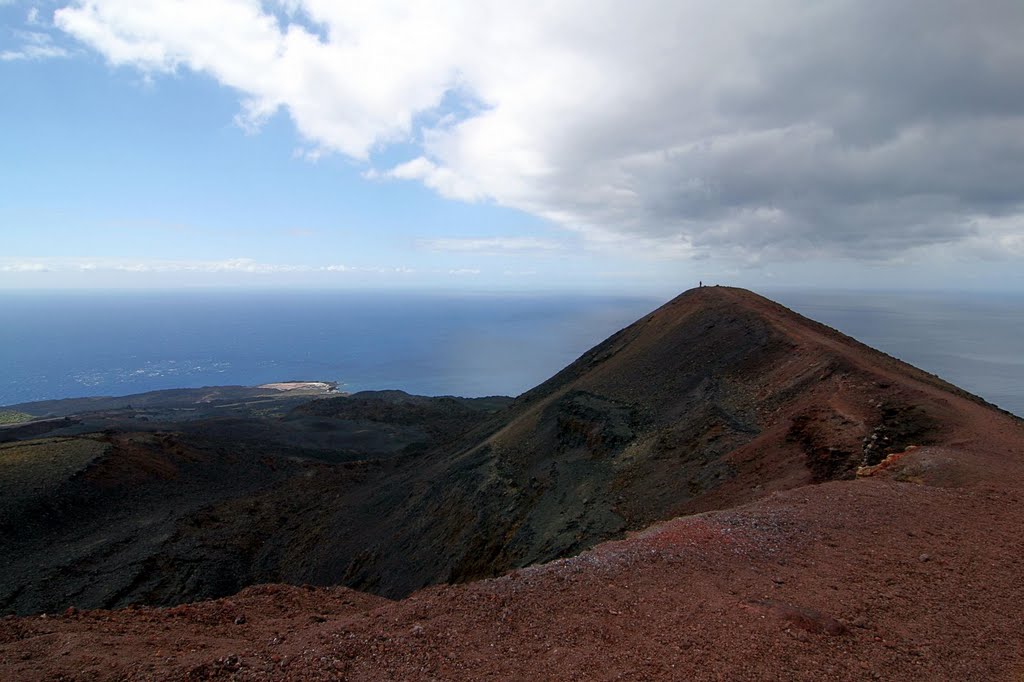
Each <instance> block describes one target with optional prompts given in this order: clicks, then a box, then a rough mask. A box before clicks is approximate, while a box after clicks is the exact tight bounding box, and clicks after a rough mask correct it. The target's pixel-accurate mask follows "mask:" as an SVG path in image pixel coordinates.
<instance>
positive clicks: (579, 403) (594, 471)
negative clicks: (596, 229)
mask: <svg viewBox="0 0 1024 682" xmlns="http://www.w3.org/2000/svg"><path fill="white" fill-rule="evenodd" d="M502 405H503V401H502V400H500V399H497V400H494V401H482V402H480V401H475V402H474V401H465V400H453V399H445V398H433V399H426V398H417V397H412V396H406V395H405V394H401V393H379V394H367V395H360V396H352V397H348V398H329V399H326V400H317V401H314V402H311V403H307V404H300V405H297V406H293V407H290V408H289V411H288V412H285V413H283V414H280V415H277V416H271V417H259V418H256V417H245V418H242V417H231V418H203V419H199V420H195V421H185V422H180V423H179V422H174V423H156V424H154V423H153V422H148V423H145V424H144V426H145V428H143V426H140V425H139V424H138V423H137V422H136V421H135V420H133V419H120V418H118V419H120V420H118V419H114V421H108V422H103V423H104V424H107V426H106V427H104V428H103V429H102V430H101V431H100V432H99V433H88V432H86V431H87V430H88V429H89V428H90V425H91V424H97V423H99V422H95V421H91V420H90V418H85V417H82V416H81V415H77V416H75V415H72V416H74V417H75V418H74V419H72V420H71V422H72V423H73V427H72V426H67V427H62V428H73V429H75V430H76V431H75V432H74V433H75V434H78V435H72V436H71V439H72V442H70V443H65V442H64V441H62V440H61V438H62V437H63V436H62V434H63V433H64V432H62V431H59V430H58V431H54V432H51V434H50V436H51V438H48V439H46V440H44V441H41V442H40V444H41V446H42V447H44V449H48V451H53V452H55V453H58V455H59V454H60V453H62V452H64V451H67V452H72V450H73V448H78V450H74V452H78V451H81V452H83V453H85V454H83V455H82V457H83V458H85V459H83V462H84V464H81V467H78V468H75V466H71V465H69V467H68V468H67V469H66V470H65V469H60V470H59V471H57V472H56V473H54V472H53V471H49V472H44V473H46V476H48V478H46V480H47V481H48V483H47V484H46V486H43V487H40V488H39V489H38V490H35V489H34V490H33V491H31V492H29V493H27V498H26V499H20V498H19V502H18V505H19V506H18V508H17V514H12V513H7V514H6V515H5V519H6V528H8V529H9V532H8V533H5V536H4V538H3V541H2V542H0V550H3V551H4V553H5V555H6V556H9V557H11V561H10V566H11V570H8V571H7V572H6V574H5V576H4V577H3V578H2V579H0V608H4V609H6V610H8V611H13V612H18V613H31V612H33V611H40V610H51V611H52V610H59V609H63V608H65V607H67V606H77V607H79V608H82V607H88V608H94V607H98V606H102V607H115V606H123V605H126V604H131V603H144V604H157V605H170V604H178V603H182V602H187V601H193V600H196V599H206V598H214V597H221V596H226V595H229V594H231V593H233V592H235V591H237V590H238V589H241V588H242V587H244V586H246V585H251V584H255V583H264V582H285V583H291V584H306V583H308V584H313V585H339V584H340V585H346V586H349V587H354V588H357V589H361V590H365V591H370V592H374V593H377V594H380V595H383V596H386V597H402V596H405V595H407V594H409V593H410V592H412V591H414V590H416V589H419V588H421V587H424V586H428V585H433V584H437V583H445V582H463V581H468V580H475V579H479V578H483V577H489V576H496V575H500V574H502V573H504V572H507V571H509V570H511V569H514V568H520V567H524V566H528V565H531V564H536V563H541V562H546V561H551V560H553V559H557V558H561V557H567V556H573V555H575V554H578V553H579V552H581V551H583V550H585V549H587V548H589V547H592V546H594V545H596V544H597V543H600V542H603V541H606V540H609V539H615V538H620V537H622V536H623V535H624V533H625V532H627V531H628V530H632V529H640V528H644V527H646V526H648V525H650V524H651V523H652V522H654V521H658V520H663V519H668V518H672V517H674V516H678V515H681V514H689V513H694V512H702V511H708V510H716V509H726V508H731V507H735V506H737V505H740V504H744V503H748V502H751V501H754V500H758V499H761V498H763V497H765V496H768V495H770V494H772V493H773V492H776V491H781V490H786V489H791V488H795V487H799V486H803V485H806V484H809V483H820V482H825V481H829V480H841V479H849V478H852V477H853V476H854V474H855V472H856V470H857V468H858V467H860V466H871V465H875V464H877V463H879V462H881V461H882V460H883V458H884V457H885V456H887V455H888V454H890V453H899V452H902V451H903V450H904V449H905V448H906V447H908V446H911V445H917V446H923V445H929V444H943V443H952V442H957V443H968V442H982V441H984V440H985V439H990V438H991V437H992V424H993V423H998V424H1001V425H1004V426H1001V427H1000V428H1007V429H1011V430H1012V429H1013V428H1016V425H1017V424H1019V422H1018V421H1017V420H1015V419H1014V418H1012V417H1010V416H1008V415H1005V414H1003V413H1000V412H998V411H996V410H994V409H993V408H991V407H990V406H987V405H985V404H984V403H983V402H982V401H980V400H979V399H977V398H975V397H973V396H970V395H969V394H966V393H964V392H963V391H961V390H959V389H957V388H955V387H953V386H950V385H948V384H946V383H945V382H943V381H941V380H940V379H938V378H936V377H934V376H931V375H928V374H926V373H924V372H921V371H920V370H917V369H915V368H913V367H910V366H909V365H906V364H904V363H901V362H899V361H897V360H895V359H893V358H890V357H888V356H885V355H884V354H882V353H879V352H877V351H874V350H872V349H870V348H868V347H866V346H864V345H862V344H860V343H858V342H856V341H854V340H853V339H850V338H848V337H845V336H843V335H841V334H839V333H838V332H836V331H834V330H832V329H830V328H828V327H825V326H823V325H820V324H818V323H815V322H813V321H811V320H808V319H806V318H803V317H801V316H799V315H797V314H795V313H793V312H792V311H789V310H787V309H785V308H783V307H781V306H779V305H777V304H775V303H773V302H771V301H768V300H767V299H764V298H762V297H760V296H758V295H756V294H753V293H751V292H748V291H744V290H740V289H731V288H725V287H705V288H700V289H694V290H691V291H688V292H686V293H684V294H682V295H681V296H679V297H677V298H676V299H674V300H673V301H671V302H669V303H668V304H666V305H664V306H662V307H661V308H659V309H658V310H656V311H654V312H652V313H651V314H650V315H648V316H646V317H644V318H643V319H641V320H639V321H637V322H636V323H634V324H633V325H630V326H629V327H627V328H626V329H624V330H622V331H620V332H618V333H617V334H615V335H613V336H612V337H611V338H609V339H608V340H607V341H605V342H603V343H601V344H599V345H598V346H596V347H595V348H594V349H592V350H590V351H588V352H587V353H586V354H584V355H583V356H582V357H581V358H580V359H579V360H577V361H576V362H574V363H573V364H572V365H570V366H569V367H567V368H565V369H564V370H563V371H561V372H559V373H558V374H557V375H555V376H554V377H552V378H551V379H550V380H549V381H547V382H545V383H543V384H541V385H540V386H538V387H537V388H535V389H533V390H531V391H529V392H527V393H526V394H524V395H523V396H520V397H519V398H518V399H517V400H516V401H515V402H514V403H512V404H511V405H510V406H508V407H506V408H502ZM111 419H113V418H111ZM992 420H995V421H994V422H993V421H992ZM33 445H34V443H32V442H29V443H25V442H20V443H14V444H8V446H5V447H7V448H12V447H14V448H16V449H17V448H21V449H22V450H24V448H27V447H30V446H33ZM42 451H43V450H39V452H42ZM3 452H7V453H8V454H10V453H12V452H14V450H5V451H3ZM26 452H27V451H26ZM0 454H2V453H0ZM56 456H57V455H54V457H56ZM61 456H63V455H61ZM51 459H52V457H51ZM85 460H88V461H85ZM19 461H20V462H21V465H20V466H21V469H20V470H19V471H20V473H19V474H18V475H20V476H24V475H36V474H37V473H39V472H38V471H36V469H33V462H36V461H42V460H33V459H31V458H28V457H21V459H20V460H19ZM74 461H75V462H78V459H75V460H74ZM76 466H77V465H76ZM26 467H27V470H28V471H29V474H25V471H26ZM83 467H84V468H83ZM61 472H63V473H61ZM62 476H63V477H64V478H61V477H62ZM53 547H60V548H61V550H60V552H54V551H53V550H52V548H53Z"/></svg>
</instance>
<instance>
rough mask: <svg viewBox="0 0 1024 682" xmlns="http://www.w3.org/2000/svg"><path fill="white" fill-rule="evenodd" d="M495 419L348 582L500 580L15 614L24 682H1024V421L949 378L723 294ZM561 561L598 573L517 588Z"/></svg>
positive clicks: (435, 464)
mask: <svg viewBox="0 0 1024 682" xmlns="http://www.w3.org/2000/svg"><path fill="white" fill-rule="evenodd" d="M716 335H717V336H716ZM708 337H711V338H710V340H709V338H708ZM726 341H731V342H732V343H731V344H730V345H723V343H725V342H726ZM659 367H660V368H661V369H662V371H661V372H660V373H659V372H658V371H657V370H658V368H659ZM332 400H334V399H332ZM313 405H314V407H312V408H306V409H307V412H309V410H312V412H313V413H316V415H318V418H326V417H328V416H330V414H331V413H332V412H333V411H335V410H337V409H342V408H344V410H348V411H349V412H350V411H351V409H352V406H353V404H352V403H343V402H342V403H335V406H334V407H332V406H331V403H329V402H318V403H314V404H313ZM358 408H359V411H361V412H362V413H364V412H365V411H366V409H368V408H367V407H365V406H363V405H362V404H359V405H358ZM385 408H386V409H385ZM373 409H374V410H385V411H389V410H391V408H390V407H387V406H379V407H374V408H373ZM402 415H405V413H404V412H403V413H402ZM347 416H348V417H352V416H353V415H352V414H347ZM363 416H364V417H365V416H366V415H365V414H363ZM402 419H405V417H404V416H402ZM490 419H491V421H490V422H489V423H488V424H486V425H483V426H481V427H478V429H477V431H475V432H472V433H469V434H468V435H466V436H461V437H460V438H462V440H461V441H460V442H459V443H461V444H459V443H455V444H448V445H444V446H443V447H440V448H439V449H438V450H437V451H436V452H425V453H415V454H410V455H408V457H410V458H412V459H409V461H410V462H418V463H419V466H418V468H417V469H418V470H424V471H426V472H428V473H430V474H431V475H432V476H438V475H441V474H445V475H448V476H452V477H450V478H441V479H439V480H437V481H436V482H434V483H433V484H431V483H429V482H425V481H423V480H422V479H421V478H417V477H415V476H414V475H413V474H411V473H410V472H409V471H408V470H403V469H402V468H401V467H402V466H403V465H402V464H401V462H402V461H405V460H402V459H401V458H397V459H395V460H394V462H395V463H394V464H393V465H390V466H393V467H396V468H395V469H394V471H395V472H396V473H395V474H394V476H396V479H395V480H396V481H405V482H407V483H410V484H412V485H411V486H410V487H409V488H408V492H407V495H408V499H407V501H406V502H404V503H403V504H402V505H399V508H398V511H395V510H393V509H390V508H383V507H378V510H379V511H380V513H381V514H384V515H385V516H388V515H390V516H391V519H392V521H391V525H378V526H375V528H377V529H387V532H388V533H391V535H380V536H378V537H376V538H372V539H371V540H370V541H367V546H369V547H374V548H376V551H375V552H371V553H368V554H367V555H366V556H364V557H363V558H362V559H361V560H358V557H356V558H351V557H349V558H345V557H342V559H343V560H342V561H339V565H341V566H345V565H349V566H350V565H351V563H350V562H352V561H355V562H356V567H357V568H356V569H347V570H349V577H350V578H352V577H353V576H354V577H355V578H356V580H357V581H358V580H359V579H362V580H369V578H368V577H367V576H371V575H375V576H376V580H377V583H376V584H378V585H391V586H397V585H405V584H408V583H409V580H410V579H411V578H415V579H420V578H418V577H417V576H424V577H425V576H431V575H435V576H436V575H448V576H449V579H450V580H455V581H460V580H461V581H468V580H470V579H471V578H474V577H477V576H478V575H479V574H480V573H486V572H488V571H490V572H500V571H501V570H502V567H503V566H504V567H505V569H504V570H506V571H507V572H506V573H505V574H504V575H502V576H501V577H497V578H492V579H484V580H476V581H473V582H462V583H461V584H455V585H439V586H433V587H426V588H425V589H420V590H418V591H414V592H413V593H412V594H410V595H409V596H405V597H404V598H402V599H399V600H391V599H386V598H384V597H382V596H373V595H370V594H366V593H365V592H357V591H355V590H351V589H346V588H343V587H306V586H285V585H259V586H254V587H249V588H246V589H244V590H242V591H241V592H239V593H238V594H235V595H233V596H227V597H225V598H221V599H217V600H213V601H203V602H198V603H193V604H184V605H178V606H173V607H170V608H152V607H144V606H131V607H128V608H125V609H120V610H113V611H109V610H78V608H76V607H73V606H72V607H71V608H66V609H62V610H61V611H60V612H58V613H55V614H54V613H48V614H34V615H27V616H20V617H16V616H10V617H6V618H4V619H2V620H0V678H2V679H82V680H88V679H254V680H260V679H295V680H305V679H314V680H315V679H352V680H362V679H366V680H370V679H373V680H377V679H403V680H404V679H410V680H420V679H422V680H431V679H467V680H469V679H472V680H476V679H524V680H526V679H530V680H533V679H580V680H591V679H711V680H715V679H725V680H736V679H740V680H742V679H832V680H834V679H843V680H846V679H850V680H854V679H885V680H890V679H893V680H902V679H915V680H918V679H920V680H932V679H956V680H962V679H996V680H1020V679H1022V678H1024V644H1022V643H1024V618H1022V617H1021V614H1020V604H1021V603H1024V535H1022V534H1021V532H1020V529H1021V528H1022V527H1024V504H1022V502H1024V426H1022V422H1021V420H1019V419H1017V418H1015V417H1013V416H1011V415H1009V414H1007V413H1004V412H1001V411H1000V410H998V409H996V408H994V407H992V406H991V405H987V404H985V403H984V402H983V401H981V400H979V399H977V398H976V397H974V396H970V395H969V394H966V393H964V392H963V391H960V390H959V389H956V388H955V387H951V386H949V385H948V384H945V383H944V382H942V381H941V380H939V379H937V378H935V377H932V376H930V375H927V374H925V373H924V372H920V371H919V370H916V369H914V368H911V367H909V366H907V365H904V364H903V363H900V362H898V361H896V360H894V359H892V358H888V357H886V356H883V355H881V354H879V353H878V352H877V351H873V350H872V349H870V348H867V347H865V346H862V345H861V344H858V343H856V342H855V341H853V340H851V339H848V338H847V337H844V336H842V335H841V334H838V333H836V332H834V331H832V330H829V329H827V328H825V327H822V326H821V325H816V324H815V323H811V322H810V321H807V320H804V319H803V318H800V317H799V316H797V315H795V314H793V313H791V312H789V311H786V310H785V309H784V308H781V307H780V306H777V305H775V304H773V303H771V302H769V301H765V300H764V299H761V298H760V297H756V296H755V295H753V294H751V293H749V292H743V291H741V290H732V289H725V288H722V289H718V288H714V289H703V290H697V291H696V292H688V293H687V294H684V295H683V296H681V297H680V298H679V299H676V301H674V302H672V303H670V304H668V305H667V306H665V307H664V308H662V309H660V310H659V311H656V312H655V313H652V315H651V316H648V317H647V318H645V319H644V320H641V321H639V322H638V323H637V324H636V325H633V326H631V327H630V328H627V329H626V330H623V332H620V333H619V334H617V335H616V336H614V337H612V338H611V339H609V341H608V342H605V343H604V344H601V345H600V346H598V347H596V348H595V349H594V350H593V351H591V352H590V353H588V354H586V355H584V356H583V357H582V358H581V359H580V361H578V362H577V363H574V365H573V366H571V367H569V368H567V369H566V370H565V371H564V372H562V373H560V374H559V375H558V376H556V377H554V378H553V379H552V380H551V381H549V382H547V383H546V384H544V385H542V386H540V387H538V388H537V389H535V390H534V391H531V392H530V393H528V394H526V395H525V396H523V397H521V398H520V399H518V400H517V401H516V403H515V404H514V405H512V406H511V407H510V408H508V409H507V410H506V411H505V412H500V413H495V416H494V417H492V418H490ZM445 453H448V454H445ZM389 461H390V460H389ZM318 466H321V467H323V466H326V465H323V464H320V465H318ZM338 466H342V465H340V464H339V465H338ZM559 467H561V468H559ZM453 472H461V475H459V476H454V474H453ZM545 472H546V473H545ZM325 475H326V474H325ZM420 476H423V474H420ZM545 476H546V478H545ZM375 480H376V481H377V482H378V483H379V482H380V481H384V480H387V479H386V477H382V478H378V479H375ZM418 481H419V482H418ZM289 485H294V483H290V484H289ZM432 485H436V486H437V487H443V486H445V485H447V487H446V488H444V490H445V491H446V492H438V490H436V489H434V488H432V487H431V486H432ZM417 486H418V487H417ZM286 489H293V488H286ZM314 490H316V491H318V493H317V494H322V493H323V491H321V490H320V488H314ZM273 499H278V498H273ZM495 499H497V503H495ZM560 499H561V500H562V503H561V504H562V505H563V507H562V509H563V511H564V510H569V511H570V512H571V515H572V518H568V519H564V520H562V521H559V520H558V518H559V516H560V514H559V504H560V503H559V500H560ZM370 501H371V502H372V498H370ZM363 503H366V500H363ZM324 504H325V505H327V506H328V508H330V509H336V508H335V507H331V506H330V503H329V502H328V501H325V502H324ZM348 504H353V502H352V501H351V500H350V501H349V502H348ZM474 504H476V505H477V507H473V505H474ZM498 506H500V507H501V509H498V508H497V507H498ZM474 508H475V509H476V510H477V511H476V513H475V515H467V514H466V512H467V510H472V509H474ZM316 509H317V507H316V506H315V505H313V506H310V507H309V509H308V510H307V512H306V513H308V514H312V515H316V514H318V513H322V511H321V512H318V511H316ZM429 512H433V513H434V514H435V515H434V516H431V515H430V514H429ZM415 514H420V515H421V516H423V518H422V519H419V520H417V519H416V517H415ZM676 514H686V515H684V516H680V517H678V518H674V519H672V520H668V521H662V522H656V523H653V525H652V523H651V522H652V520H654V519H657V517H658V516H659V515H662V516H661V518H669V517H671V516H674V515H676ZM609 515H612V516H609ZM339 518H353V517H351V516H349V517H339ZM403 519H404V520H405V522H406V526H407V527H399V524H398V521H399V520H403ZM616 519H617V521H616ZM335 522H337V521H335ZM615 523H618V524H619V526H618V527H616V526H615ZM623 527H626V528H629V527H634V528H638V530H637V531H634V532H631V533H629V534H628V535H627V536H626V537H625V538H624V539H617V540H611V541H607V540H606V541H604V542H600V540H601V537H600V536H601V534H602V533H604V534H605V537H606V538H607V537H616V534H618V536H619V537H621V529H622V528H623ZM639 528H643V529H642V530H639ZM200 530H202V529H201V528H200ZM285 530H287V526H286V527H285ZM190 532H192V533H197V532H199V531H197V530H193V531H190ZM204 532H205V531H204ZM218 532H221V533H224V532H226V531H225V530H224V527H223V526H222V527H221V528H220V530H219V531H218ZM282 532H284V531H282ZM545 532H547V533H548V535H546V536H545V535H544V533H545ZM573 533H575V536H574V535H573ZM413 536H415V537H416V538H426V539H429V540H430V541H431V542H432V543H433V544H431V545H424V544H422V543H424V542H426V540H419V542H420V543H421V544H417V542H414V541H413V540H412V539H410V538H412V537H413ZM324 537H327V536H324ZM347 537H350V538H357V537H364V536H361V535H359V534H358V533H355V532H350V534H349V535H348V536H347ZM588 538H596V539H597V541H598V542H599V544H596V546H593V547H592V549H589V550H586V551H583V552H582V553H580V552H579V548H581V547H582V546H587V543H588V542H589V544H590V545H593V544H594V543H593V542H592V541H590V540H588ZM446 543H450V544H446ZM545 543H546V544H545ZM328 544H329V543H328ZM200 546H201V545H200ZM333 546H334V547H336V548H339V547H340V548H344V547H345V545H344V543H341V544H335V545H333ZM574 548H575V549H574ZM320 549H321V550H322V548H320ZM386 549H387V550H388V551H389V553H383V552H385V550H386ZM310 551H311V552H314V556H319V555H316V554H315V551H317V550H315V549H311V550H310ZM339 551H340V550H339ZM346 551H347V550H346ZM551 551H554V552H557V553H560V555H561V556H567V555H572V554H575V556H571V557H570V558H561V559H557V560H554V561H547V562H546V563H540V564H537V565H532V566H529V567H525V568H516V564H517V563H520V562H522V561H527V562H528V561H529V559H530V557H536V556H542V555H543V553H544V552H551ZM151 565H154V566H161V564H151ZM392 565H397V566H403V565H405V566H407V567H406V568H405V572H404V573H403V574H402V576H404V577H401V576H400V577H398V578H397V579H396V578H395V577H394V576H392V575H391V574H390V573H388V570H389V568H390V567H391V566H392ZM195 566H197V567H198V568H201V567H202V566H203V564H202V563H201V562H200V563H197V564H195ZM453 567H454V568H457V569H460V570H461V571H462V572H461V573H459V572H458V571H454V570H453ZM178 569H179V567H178V565H177V564H175V563H174V562H171V564H169V565H167V570H170V571H172V572H173V571H176V570H178ZM359 571H364V573H363V574H362V576H363V577H362V578H360V577H359ZM374 571H376V573H374ZM97 580H98V582H95V585H102V580H99V579H97ZM435 581H436V579H435ZM337 582H343V581H340V580H339V581H337ZM371 582H372V581H371ZM29 587H30V588H31V589H40V588H39V587H38V586H35V585H31V586H29ZM371 587H372V584H371ZM379 591H383V592H386V591H387V590H379Z"/></svg>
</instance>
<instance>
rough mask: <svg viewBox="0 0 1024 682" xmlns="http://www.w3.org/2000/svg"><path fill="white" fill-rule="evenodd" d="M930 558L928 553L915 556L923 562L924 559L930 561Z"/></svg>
mask: <svg viewBox="0 0 1024 682" xmlns="http://www.w3.org/2000/svg"><path fill="white" fill-rule="evenodd" d="M931 558H932V556H931V555H930V554H922V555H921V556H919V557H917V560H918V561H920V562H922V563H923V562H925V561H931Z"/></svg>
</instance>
